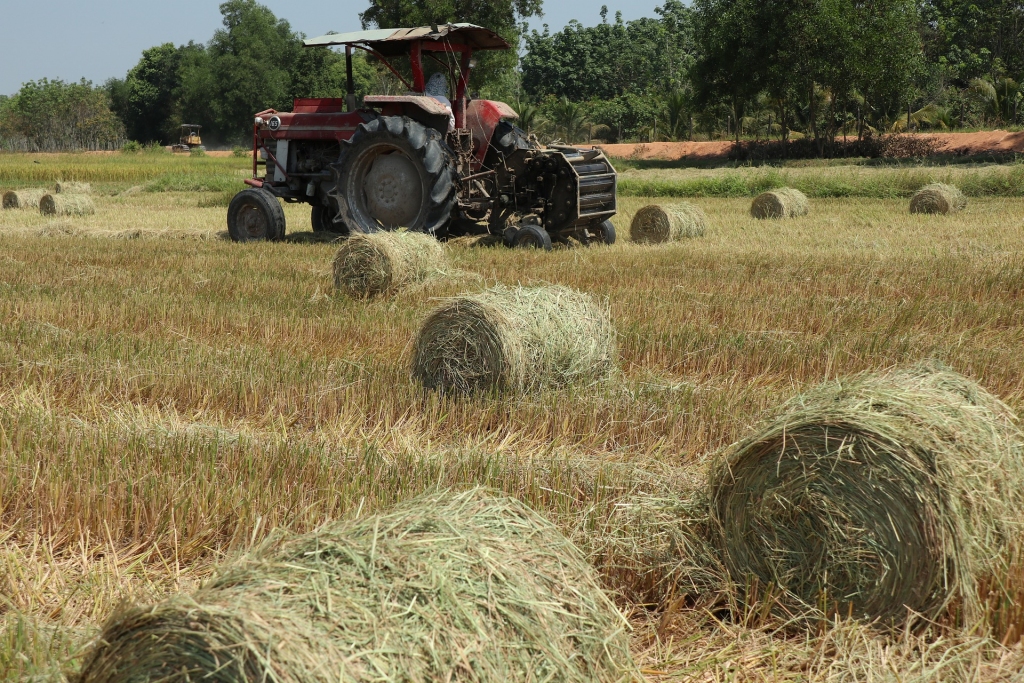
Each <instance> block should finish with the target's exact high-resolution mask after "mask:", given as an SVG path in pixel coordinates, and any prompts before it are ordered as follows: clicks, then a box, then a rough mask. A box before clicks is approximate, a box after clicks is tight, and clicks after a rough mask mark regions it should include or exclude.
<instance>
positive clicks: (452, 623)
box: [78, 489, 640, 683]
mask: <svg viewBox="0 0 1024 683" xmlns="http://www.w3.org/2000/svg"><path fill="white" fill-rule="evenodd" d="M627 631H628V625H627V623H626V622H625V620H624V619H623V617H622V616H621V615H620V614H619V612H618V611H617V610H616V609H615V607H614V605H613V604H612V603H611V602H610V600H609V599H608V597H607V596H606V595H605V594H604V593H603V592H602V590H601V589H600V588H599V587H598V585H597V580H596V577H595V574H594V571H593V569H591V568H590V567H589V565H587V564H586V562H585V561H584V559H583V557H582V556H581V555H580V553H579V551H578V550H577V549H576V548H575V547H574V546H573V545H572V544H571V543H570V542H569V541H568V540H566V538H565V537H564V536H562V534H560V533H559V532H558V531H557V530H556V529H555V528H554V526H552V525H551V523H550V522H548V521H546V520H545V519H543V518H542V517H540V516H539V515H537V514H536V513H534V512H532V511H531V510H529V509H528V508H526V507H525V506H524V505H523V504H522V503H519V502H518V501H515V500H512V499H509V498H498V497H492V496H491V495H490V494H488V493H486V492H484V491H482V490H481V489H474V490H472V491H468V492H465V493H461V494H453V493H450V492H446V493H443V494H435V495H431V496H424V497H422V498H419V499H416V500H413V501H410V502H409V503H407V504H405V505H402V506H400V507H398V508H395V509H394V510H393V511H391V512H388V513H385V514H381V515H378V516H372V517H366V518H363V519H357V520H355V521H344V522H336V523H333V524H330V525H327V526H325V527H323V528H321V529H319V530H318V531H315V532H313V533H310V534H306V535H303V536H296V537H291V538H277V539H274V540H272V541H270V542H268V543H265V544H264V545H263V547H261V548H260V549H259V550H257V551H256V552H255V553H254V554H252V555H251V556H248V557H243V558H242V559H240V560H238V561H236V562H234V563H233V564H230V565H228V566H226V567H224V568H222V569H221V570H220V571H219V572H218V573H217V575H216V576H215V577H214V578H213V579H212V580H211V581H209V582H208V583H207V584H206V585H205V586H203V587H202V588H200V589H199V590H198V591H197V592H196V593H194V594H193V595H191V596H179V597H174V598H171V599H169V600H165V601H163V602H160V603H158V604H156V605H153V606H148V607H139V608H133V609H128V610H126V611H122V612H121V613H119V614H115V615H114V616H113V617H112V618H111V619H110V620H109V621H108V622H107V623H106V625H105V626H104V628H103V632H102V634H101V637H100V638H99V639H98V641H97V642H98V644H97V646H96V647H95V648H94V649H93V651H92V652H91V653H89V654H88V656H87V658H86V660H85V664H84V666H83V667H82V671H81V674H80V676H79V679H78V681H79V683H100V682H102V683H128V682H129V681H131V682H135V681H156V680H174V681H186V680H189V681H200V680H202V681H221V682H227V681H231V682H236V681H268V682H269V681H275V682H277V683H299V682H300V681H301V682H302V683H312V682H314V681H316V682H323V683H327V682H328V681H330V682H332V683H333V682H337V681H347V682H359V681H383V680H387V681H418V682H421V683H429V682H435V681H436V682H439V683H440V682H441V681H445V682H447V681H478V682H481V683H489V682H494V683H498V682H506V681H507V682H515V681H552V682H554V681H561V682H564V683H577V682H578V683H584V682H589V681H601V682H608V683H611V682H613V681H616V682H617V681H625V680H632V679H633V678H634V677H635V678H636V679H637V680H639V678H640V676H639V672H638V671H637V670H636V667H635V665H634V664H633V662H632V659H631V657H630V652H629V638H628V635H627Z"/></svg>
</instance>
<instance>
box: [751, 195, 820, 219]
mask: <svg viewBox="0 0 1024 683" xmlns="http://www.w3.org/2000/svg"><path fill="white" fill-rule="evenodd" d="M808 211H810V202H809V201H808V199H807V195H805V194H804V193H803V192H801V191H800V190H797V189H794V188H792V187H782V188H779V189H777V190H771V191H769V192H762V193H761V194H759V195H757V197H755V198H754V201H753V203H752V204H751V205H750V215H751V216H753V217H754V218H795V217H796V216H806V215H807V212H808Z"/></svg>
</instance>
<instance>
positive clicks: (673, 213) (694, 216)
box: [629, 202, 708, 244]
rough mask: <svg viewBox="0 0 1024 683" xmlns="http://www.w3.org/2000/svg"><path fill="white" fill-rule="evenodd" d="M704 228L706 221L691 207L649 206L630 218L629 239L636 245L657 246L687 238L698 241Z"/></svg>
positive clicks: (705, 228) (683, 205)
mask: <svg viewBox="0 0 1024 683" xmlns="http://www.w3.org/2000/svg"><path fill="white" fill-rule="evenodd" d="M707 227H708V217H707V215H706V214H705V213H704V212H703V211H701V210H700V209H699V208H698V207H696V206H694V205H693V204H688V203H686V202H683V203H682V204H670V205H668V206H661V205H659V204H650V205H648V206H645V207H643V208H642V209H640V210H639V211H637V212H636V215H634V216H633V222H632V223H630V225H629V239H630V241H632V242H637V243H640V244H659V243H661V242H669V241H675V240H681V239H684V238H687V237H701V236H702V235H703V234H704V232H705V231H706V230H707Z"/></svg>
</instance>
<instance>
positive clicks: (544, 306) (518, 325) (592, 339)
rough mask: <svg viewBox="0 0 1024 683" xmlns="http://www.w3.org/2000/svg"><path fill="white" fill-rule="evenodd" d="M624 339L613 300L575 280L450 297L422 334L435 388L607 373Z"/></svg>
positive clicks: (521, 386) (418, 347) (422, 362)
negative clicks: (606, 301)
mask: <svg viewBox="0 0 1024 683" xmlns="http://www.w3.org/2000/svg"><path fill="white" fill-rule="evenodd" d="M615 358H616V339H615V329H614V328H613V327H612V323H611V317H610V315H609V312H608V308H607V306H605V305H601V304H598V303H597V302H596V301H595V300H594V299H593V298H591V297H590V296H589V295H587V294H583V293H581V292H577V291H575V290H573V289H569V288H568V287H561V286H552V287H515V288H506V287H501V286H498V287H494V288H492V289H489V290H486V291H484V292H481V293H479V294H471V295H465V296H460V297H456V298H453V299H450V300H448V301H447V302H445V303H444V304H442V305H441V306H440V307H439V308H437V309H435V310H434V311H433V312H432V313H431V314H430V315H429V316H428V317H427V319H426V320H425V321H424V323H423V327H422V328H420V332H419V335H417V337H416V342H415V349H414V358H413V376H414V377H416V379H418V380H419V381H420V382H421V383H422V384H423V386H424V387H426V388H428V389H439V390H441V391H446V392H458V393H472V392H474V391H477V390H488V389H509V390H512V391H526V390H529V389H536V388H541V387H545V386H563V385H567V384H572V383H576V382H581V381H584V382H587V381H589V382H593V381H597V380H600V379H604V378H606V377H608V375H610V374H611V372H612V370H613V369H614V367H615Z"/></svg>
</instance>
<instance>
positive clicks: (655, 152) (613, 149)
mask: <svg viewBox="0 0 1024 683" xmlns="http://www.w3.org/2000/svg"><path fill="white" fill-rule="evenodd" d="M920 136H921V137H922V138H928V139H932V140H934V141H935V142H936V147H937V149H938V151H939V153H941V154H967V155H975V154H1006V153H1008V152H1021V153H1024V132H1020V133H1008V132H1006V131H1005V130H993V131H987V132H983V133H921V134H920ZM597 146H598V147H600V148H601V149H603V150H604V151H605V154H607V155H608V156H612V157H618V158H629V159H645V160H653V159H658V160H665V161H678V160H679V159H683V158H687V159H693V160H705V159H707V160H710V159H724V158H726V157H727V156H728V155H729V150H731V149H732V146H733V143H732V142H728V141H724V140H718V141H714V142H648V143H641V144H630V145H597Z"/></svg>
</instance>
